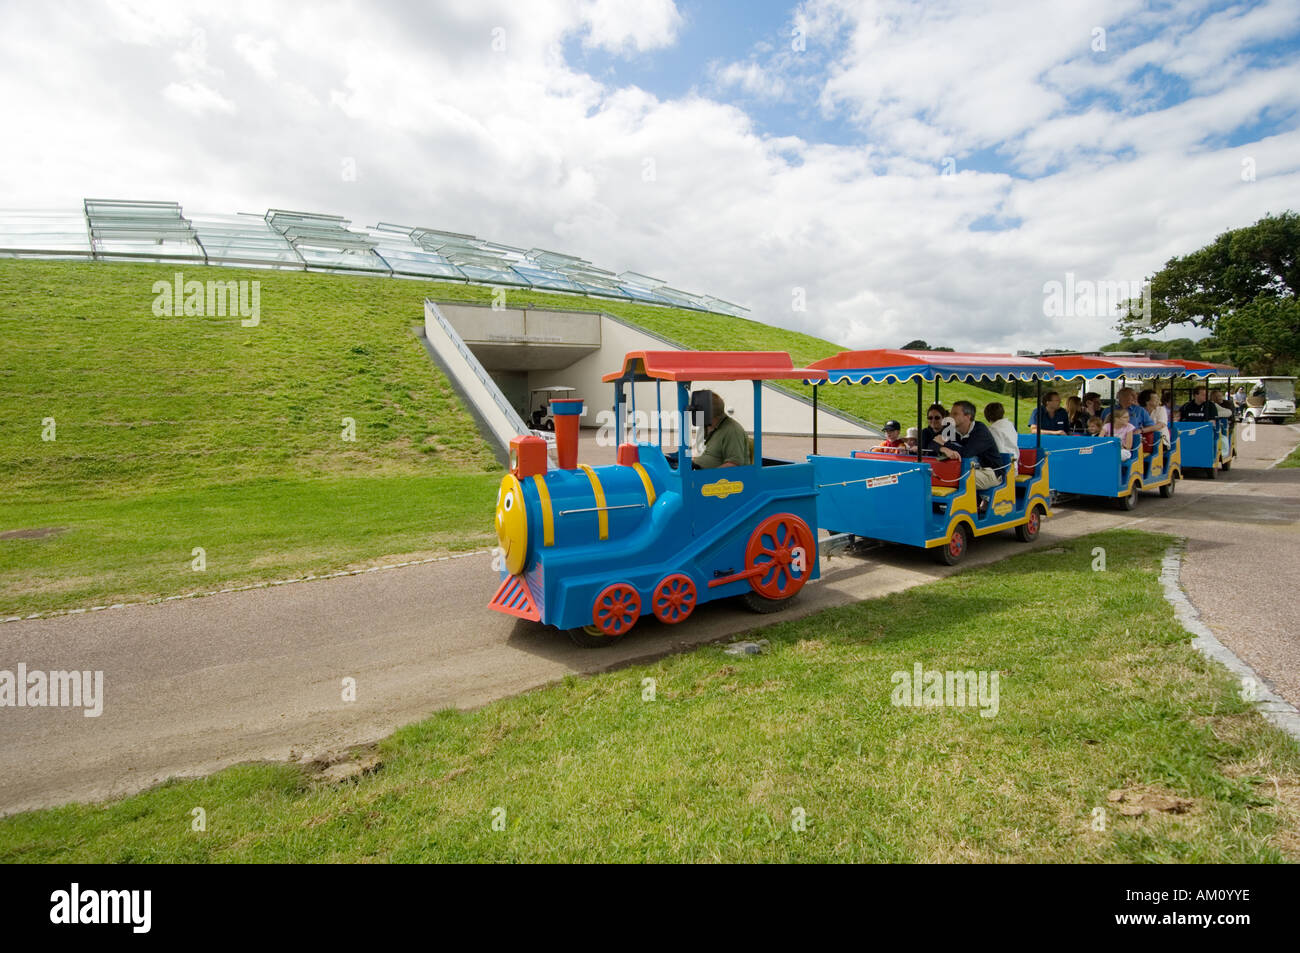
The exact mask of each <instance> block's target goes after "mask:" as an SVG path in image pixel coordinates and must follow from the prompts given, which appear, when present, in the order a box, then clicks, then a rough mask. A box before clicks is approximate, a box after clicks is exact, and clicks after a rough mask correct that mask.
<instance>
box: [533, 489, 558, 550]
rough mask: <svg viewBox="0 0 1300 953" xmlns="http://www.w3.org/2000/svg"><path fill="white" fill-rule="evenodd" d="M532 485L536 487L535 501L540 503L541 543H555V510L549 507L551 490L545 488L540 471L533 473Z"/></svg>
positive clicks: (551, 544)
mask: <svg viewBox="0 0 1300 953" xmlns="http://www.w3.org/2000/svg"><path fill="white" fill-rule="evenodd" d="M533 485H534V486H536V487H537V501H538V502H539V503H540V504H541V505H542V545H543V546H554V545H555V512H554V511H553V510H552V509H551V491H550V490H548V489H547V488H546V481H545V480H543V479H542V475H541V474H540V473H534V474H533Z"/></svg>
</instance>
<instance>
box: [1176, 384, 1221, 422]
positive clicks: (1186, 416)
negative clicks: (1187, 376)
mask: <svg viewBox="0 0 1300 953" xmlns="http://www.w3.org/2000/svg"><path fill="white" fill-rule="evenodd" d="M1218 418H1219V408H1218V407H1216V406H1215V405H1214V404H1211V403H1210V402H1209V400H1208V399H1206V389H1205V385H1204V384H1201V385H1199V386H1198V387H1195V388H1193V389H1192V399H1191V400H1189V401H1188V402H1187V403H1185V404H1183V406H1182V407H1181V408H1180V409H1179V411H1178V419H1179V420H1194V421H1206V420H1217V419H1218Z"/></svg>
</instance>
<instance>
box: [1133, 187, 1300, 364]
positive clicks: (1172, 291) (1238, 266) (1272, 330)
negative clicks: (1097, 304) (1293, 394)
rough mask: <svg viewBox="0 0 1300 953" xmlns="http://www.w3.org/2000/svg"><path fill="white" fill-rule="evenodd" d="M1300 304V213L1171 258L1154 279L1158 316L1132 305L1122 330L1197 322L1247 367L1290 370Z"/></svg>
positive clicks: (1295, 356)
mask: <svg viewBox="0 0 1300 953" xmlns="http://www.w3.org/2000/svg"><path fill="white" fill-rule="evenodd" d="M1298 300H1300V214H1297V213H1295V212H1291V211H1287V212H1283V213H1282V214H1280V215H1266V216H1264V217H1263V218H1262V219H1260V220H1259V221H1258V222H1256V223H1255V224H1254V225H1250V226H1247V227H1245V228H1237V229H1233V230H1232V231H1228V232H1224V233H1223V234H1222V235H1220V236H1219V237H1218V238H1216V239H1215V240H1214V241H1213V242H1211V243H1210V244H1209V245H1206V246H1205V247H1204V248H1202V249H1200V250H1199V251H1195V252H1192V253H1191V254H1190V255H1184V256H1183V257H1181V258H1171V259H1169V261H1168V262H1166V263H1165V266H1164V267H1163V268H1162V269H1160V270H1159V271H1158V272H1156V273H1155V274H1154V275H1153V276H1152V277H1151V295H1150V314H1149V315H1146V316H1143V315H1142V314H1141V311H1140V302H1139V301H1137V300H1134V301H1130V302H1128V307H1127V309H1126V313H1125V315H1124V317H1123V318H1121V319H1120V322H1119V324H1118V330H1120V331H1121V332H1122V333H1123V334H1124V335H1125V337H1126V338H1127V337H1131V336H1132V335H1133V334H1134V333H1135V332H1139V331H1144V332H1148V333H1149V332H1151V331H1159V330H1161V329H1163V328H1166V327H1168V326H1169V325H1171V324H1190V325H1192V326H1194V327H1200V328H1205V329H1207V330H1208V331H1210V332H1211V333H1212V334H1213V335H1214V336H1215V337H1216V338H1217V339H1218V340H1217V342H1216V344H1217V345H1218V346H1220V347H1222V348H1224V349H1225V350H1226V351H1227V353H1228V354H1230V355H1232V360H1233V362H1234V363H1237V364H1238V365H1239V366H1241V365H1247V364H1248V365H1250V366H1251V367H1252V368H1256V369H1259V368H1269V369H1271V368H1275V367H1289V366H1291V365H1292V364H1294V363H1296V362H1297V361H1298V360H1300V342H1298V341H1297V335H1298V334H1300V332H1298V331H1297V322H1296V317H1297V310H1296V303H1297V301H1298ZM1225 332H1226V333H1225ZM1121 343H1123V342H1121ZM1171 343H1172V342H1162V345H1161V347H1159V348H1158V349H1169V348H1170V344H1171ZM1205 350H1206V349H1205V347H1204V346H1202V347H1201V352H1202V353H1204V352H1205ZM1170 353H1173V352H1172V350H1171V351H1170ZM1179 356H1181V355H1179ZM1265 373H1267V370H1265Z"/></svg>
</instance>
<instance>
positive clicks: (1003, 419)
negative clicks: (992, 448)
mask: <svg viewBox="0 0 1300 953" xmlns="http://www.w3.org/2000/svg"><path fill="white" fill-rule="evenodd" d="M984 419H985V420H987V421H988V422H989V430H990V431H991V432H992V434H993V442H994V443H996V444H997V445H998V452H999V453H1006V454H1010V455H1011V456H1013V457H1015V456H1019V454H1020V446H1019V444H1018V441H1017V439H1016V427H1015V424H1013V423H1012V422H1011V421H1009V420H1007V412H1006V408H1004V407H1003V406H1002V405H1001V404H1000V403H998V402H997V401H994V402H993V403H991V404H985V405H984Z"/></svg>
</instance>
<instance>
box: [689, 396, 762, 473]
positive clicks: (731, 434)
mask: <svg viewBox="0 0 1300 953" xmlns="http://www.w3.org/2000/svg"><path fill="white" fill-rule="evenodd" d="M712 403H713V420H712V421H711V422H710V423H709V425H708V426H707V427H705V428H704V452H703V453H702V454H700V455H699V456H698V457H696V458H695V460H694V461H693V462H694V464H695V466H697V467H698V468H700V469H701V470H712V469H714V468H715V467H743V466H745V465H746V464H748V463H749V435H748V434H746V433H745V428H744V427H742V426H741V425H740V422H739V421H738V420H736V419H735V418H734V417H729V416H728V415H727V405H726V403H725V402H724V401H723V400H722V395H721V394H719V393H717V392H716V391H714V392H713V399H712Z"/></svg>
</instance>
